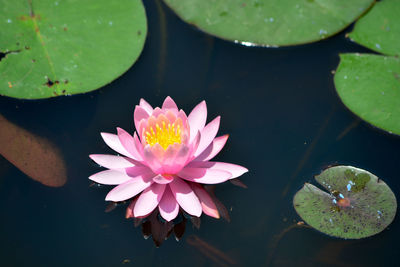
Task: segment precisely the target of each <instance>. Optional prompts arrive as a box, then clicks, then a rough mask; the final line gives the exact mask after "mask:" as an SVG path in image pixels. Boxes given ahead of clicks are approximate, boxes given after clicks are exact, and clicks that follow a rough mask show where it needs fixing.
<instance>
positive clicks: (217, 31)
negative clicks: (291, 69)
mask: <svg viewBox="0 0 400 267" xmlns="http://www.w3.org/2000/svg"><path fill="white" fill-rule="evenodd" d="M164 2H165V3H166V4H167V5H168V6H169V7H171V8H172V9H173V10H174V11H175V12H176V13H177V14H178V16H180V17H181V18H182V19H183V20H184V21H186V22H187V23H190V24H193V25H195V26H197V27H198V28H200V29H201V30H203V31H205V32H207V33H209V34H212V35H215V36H218V37H220V38H223V39H226V40H230V41H235V42H238V43H242V44H244V45H260V46H287V45H295V44H303V43H309V42H314V41H318V40H321V39H324V38H327V37H329V36H331V35H333V34H335V33H337V32H339V31H341V30H342V29H344V28H345V27H347V26H348V25H349V24H350V23H352V22H353V21H354V20H355V19H357V18H358V17H359V16H360V15H361V14H362V13H364V12H365V11H366V10H368V8H369V7H370V6H371V5H372V4H373V3H374V1H373V0H346V1H343V0H249V1H242V0H221V1H215V0H185V1H181V0H164Z"/></svg>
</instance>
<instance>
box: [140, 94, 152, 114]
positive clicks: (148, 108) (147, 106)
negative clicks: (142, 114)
mask: <svg viewBox="0 0 400 267" xmlns="http://www.w3.org/2000/svg"><path fill="white" fill-rule="evenodd" d="M139 106H141V107H142V108H143V109H144V110H145V111H146V112H147V114H149V116H150V115H151V113H152V112H153V107H152V106H151V105H150V104H149V103H147V102H146V100H144V99H143V98H141V99H140V102H139Z"/></svg>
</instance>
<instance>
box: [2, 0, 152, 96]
mask: <svg viewBox="0 0 400 267" xmlns="http://www.w3.org/2000/svg"><path fill="white" fill-rule="evenodd" d="M0 27H1V35H0V95H5V96H9V97H14V98H22V99H39V98H49V97H55V96H59V95H72V94H78V93H85V92H89V91H92V90H95V89H98V88H100V87H102V86H104V85H106V84H108V83H110V82H111V81H113V80H114V79H116V78H117V77H119V76H120V75H122V74H123V73H124V72H125V71H127V70H128V69H129V68H130V67H131V66H132V65H133V63H134V62H135V61H136V60H137V58H138V57H139V55H140V53H141V51H142V49H143V46H144V42H145V39H146V33H147V21H146V14H145V10H144V7H143V4H142V1H141V0H119V1H107V0H97V1H75V0H64V1H59V0H40V1H38V0H15V1H8V0H0Z"/></svg>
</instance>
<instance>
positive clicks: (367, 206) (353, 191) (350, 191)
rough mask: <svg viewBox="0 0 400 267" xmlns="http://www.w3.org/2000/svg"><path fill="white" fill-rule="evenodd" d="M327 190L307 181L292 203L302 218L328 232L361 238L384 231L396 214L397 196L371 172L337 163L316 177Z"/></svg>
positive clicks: (337, 235) (316, 227)
mask: <svg viewBox="0 0 400 267" xmlns="http://www.w3.org/2000/svg"><path fill="white" fill-rule="evenodd" d="M315 179H316V180H317V182H318V183H319V184H320V185H321V186H322V187H323V188H324V189H326V190H327V192H326V191H323V190H321V189H319V188H318V187H316V186H314V185H312V184H309V183H306V184H305V185H304V187H303V188H302V189H301V190H300V191H298V192H297V193H296V195H295V196H294V199H293V205H294V208H295V209H296V211H297V213H298V214H299V215H300V217H301V218H302V219H303V220H304V221H305V222H306V223H307V224H309V225H310V226H312V227H313V228H315V229H317V230H318V231H321V232H323V233H325V234H328V235H331V236H335V237H341V238H346V239H359V238H364V237H368V236H372V235H375V234H377V233H379V232H381V231H382V230H384V229H385V228H386V227H387V226H388V225H389V224H390V223H391V222H392V221H393V218H394V216H395V214H396V209H397V202H396V197H395V196H394V194H393V192H392V191H391V190H390V188H389V187H388V186H387V185H386V184H385V183H384V182H383V181H382V180H380V179H378V177H376V176H375V175H373V174H372V173H370V172H367V171H365V170H361V169H358V168H354V167H351V166H336V167H331V168H329V169H326V170H324V171H323V172H322V173H321V174H320V175H317V176H316V177H315Z"/></svg>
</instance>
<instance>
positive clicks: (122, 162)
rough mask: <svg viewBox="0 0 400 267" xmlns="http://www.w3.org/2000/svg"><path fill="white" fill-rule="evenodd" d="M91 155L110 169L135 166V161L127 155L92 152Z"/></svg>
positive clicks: (95, 160) (98, 162)
mask: <svg viewBox="0 0 400 267" xmlns="http://www.w3.org/2000/svg"><path fill="white" fill-rule="evenodd" d="M89 157H90V158H91V159H92V160H93V161H94V162H96V163H97V164H99V165H100V166H102V167H105V168H108V169H123V168H129V167H133V166H135V164H134V163H133V161H132V160H130V159H128V158H126V157H120V156H114V155H104V154H92V155H89Z"/></svg>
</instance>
